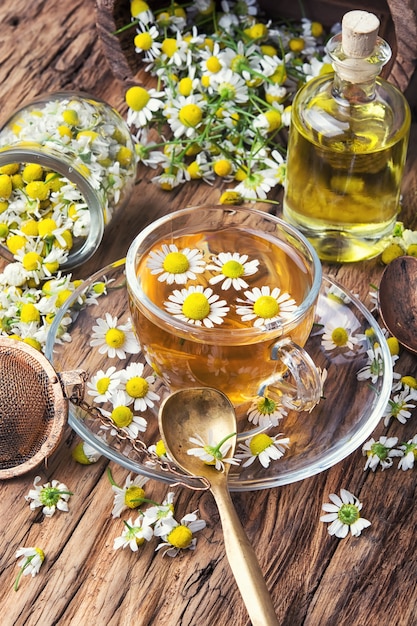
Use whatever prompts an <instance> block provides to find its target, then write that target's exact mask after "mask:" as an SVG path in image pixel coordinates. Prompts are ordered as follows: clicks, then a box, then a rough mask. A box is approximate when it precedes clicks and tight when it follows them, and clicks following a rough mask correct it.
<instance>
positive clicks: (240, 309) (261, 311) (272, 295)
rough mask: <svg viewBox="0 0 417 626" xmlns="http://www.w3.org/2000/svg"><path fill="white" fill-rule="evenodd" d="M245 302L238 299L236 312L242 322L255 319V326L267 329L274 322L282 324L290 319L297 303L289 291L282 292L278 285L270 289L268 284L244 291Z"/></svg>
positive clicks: (272, 325)
mask: <svg viewBox="0 0 417 626" xmlns="http://www.w3.org/2000/svg"><path fill="white" fill-rule="evenodd" d="M245 296H246V298H247V301H246V302H247V303H245V301H244V300H241V299H240V298H239V299H238V302H239V303H242V304H239V305H238V306H237V307H236V313H237V314H238V315H240V316H241V318H242V322H248V321H251V320H255V321H254V323H253V325H254V326H255V327H256V328H262V329H267V328H268V327H274V324H282V323H283V322H285V320H287V319H290V318H291V317H292V316H293V315H294V312H295V311H296V309H297V304H296V302H295V300H294V299H293V298H291V296H290V294H289V293H286V292H282V291H281V289H280V288H279V287H274V288H273V289H272V290H271V289H270V287H268V286H264V287H261V288H259V287H254V288H253V289H252V290H251V291H245Z"/></svg>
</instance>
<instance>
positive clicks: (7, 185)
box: [0, 174, 12, 199]
mask: <svg viewBox="0 0 417 626" xmlns="http://www.w3.org/2000/svg"><path fill="white" fill-rule="evenodd" d="M11 193H12V179H11V178H10V176H8V175H7V174H1V175H0V198H6V199H7V198H8V197H9V196H10V195H11Z"/></svg>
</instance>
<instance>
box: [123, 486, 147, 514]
mask: <svg viewBox="0 0 417 626" xmlns="http://www.w3.org/2000/svg"><path fill="white" fill-rule="evenodd" d="M144 497H145V491H144V490H143V489H142V487H139V486H138V485H131V486H130V487H128V488H127V489H126V492H125V504H126V506H127V507H128V508H129V509H136V508H137V507H138V506H140V505H141V504H142V502H143V498H144Z"/></svg>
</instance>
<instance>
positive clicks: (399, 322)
mask: <svg viewBox="0 0 417 626" xmlns="http://www.w3.org/2000/svg"><path fill="white" fill-rule="evenodd" d="M378 298H379V310H380V313H381V318H382V321H383V323H384V325H385V326H386V328H387V329H388V331H389V332H390V333H391V335H394V337H396V338H397V339H398V341H399V343H400V344H401V345H403V346H404V348H406V349H407V350H409V351H410V352H413V353H414V354H417V258H415V257H413V256H400V257H398V258H397V259H394V260H393V261H391V263H390V264H389V265H387V267H386V268H385V270H384V273H383V274H382V277H381V282H380V284H379V292H378Z"/></svg>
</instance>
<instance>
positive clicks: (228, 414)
mask: <svg viewBox="0 0 417 626" xmlns="http://www.w3.org/2000/svg"><path fill="white" fill-rule="evenodd" d="M158 420H159V429H160V432H161V436H162V439H163V441H164V444H165V447H166V450H167V452H168V454H169V455H170V456H171V458H172V459H173V460H174V461H175V463H176V464H177V465H178V466H179V467H180V468H181V469H183V470H184V471H185V472H186V473H187V474H190V475H191V476H203V477H205V478H207V479H208V480H209V482H210V485H211V486H210V491H211V493H212V494H213V496H214V499H215V501H216V504H217V506H218V509H219V514H220V519H221V523H222V527H223V534H224V543H225V548H226V554H227V557H228V559H229V563H230V567H231V569H232V572H233V574H234V577H235V580H236V582H237V585H238V587H239V590H240V593H241V594H242V598H243V600H244V602H245V605H246V608H247V611H248V613H249V617H250V619H251V621H252V624H253V626H274V625H275V626H276V625H277V624H278V622H277V618H276V614H275V611H274V607H273V604H272V600H271V597H270V595H269V592H268V588H267V586H266V583H265V580H264V577H263V574H262V571H261V568H260V566H259V563H258V561H257V559H256V555H255V552H254V550H253V548H252V546H251V544H250V543H249V540H248V538H247V536H246V534H245V531H244V530H243V528H242V525H241V523H240V520H239V517H238V515H237V513H236V510H235V508H234V506H233V502H232V500H231V498H230V494H229V490H228V488H227V472H228V468H229V464H228V463H225V471H224V472H223V471H218V470H216V469H215V468H214V467H213V466H212V465H208V464H205V463H204V462H203V461H202V460H201V459H200V458H198V457H195V456H190V455H188V454H187V450H188V449H189V448H192V447H193V445H192V444H191V443H189V438H190V437H193V436H195V435H196V434H199V435H200V436H201V437H202V438H203V440H204V441H208V439H209V430H211V431H212V432H213V433H215V437H216V440H217V441H219V442H220V441H221V440H222V439H223V438H224V437H227V436H228V435H231V434H232V433H235V432H236V415H235V411H234V408H233V405H232V404H231V402H230V400H229V399H228V398H227V396H225V395H224V394H223V393H222V392H220V391H217V390H216V389H210V388H207V387H204V388H195V389H183V390H180V391H177V392H174V393H173V394H171V395H170V396H168V398H166V400H165V401H164V402H163V403H162V404H161V407H160V410H159V417H158ZM228 441H229V442H230V443H231V444H232V445H231V448H230V450H229V452H228V454H227V455H226V457H232V456H233V453H234V449H235V445H236V436H235V437H231V438H230V439H228Z"/></svg>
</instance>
